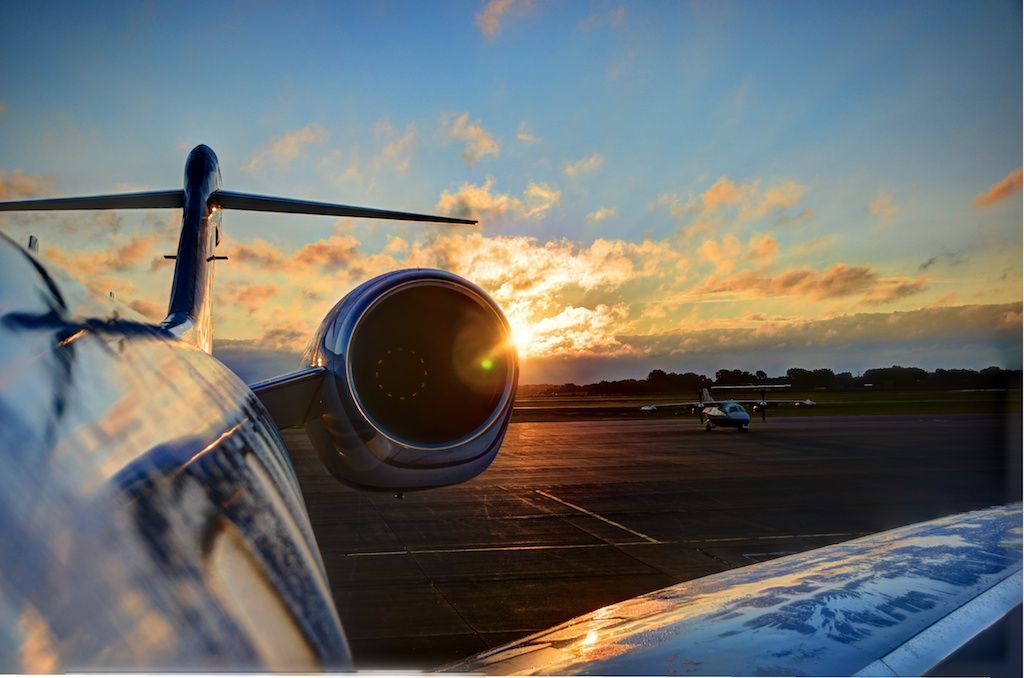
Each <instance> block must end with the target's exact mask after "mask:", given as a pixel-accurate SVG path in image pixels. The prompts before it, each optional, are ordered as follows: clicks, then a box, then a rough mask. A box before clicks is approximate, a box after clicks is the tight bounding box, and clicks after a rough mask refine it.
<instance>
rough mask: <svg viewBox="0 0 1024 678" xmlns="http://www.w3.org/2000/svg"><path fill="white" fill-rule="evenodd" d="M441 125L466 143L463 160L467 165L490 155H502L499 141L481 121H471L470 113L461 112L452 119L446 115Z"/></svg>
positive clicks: (453, 137) (454, 137)
mask: <svg viewBox="0 0 1024 678" xmlns="http://www.w3.org/2000/svg"><path fill="white" fill-rule="evenodd" d="M441 125H442V127H444V128H445V131H446V132H447V133H448V136H450V137H451V138H452V139H455V140H457V141H461V142H463V143H464V144H465V145H466V147H465V150H463V151H462V160H463V162H465V163H466V164H467V165H469V166H473V165H475V164H476V163H477V162H479V161H480V160H482V159H483V158H486V157H487V156H489V155H493V156H495V157H497V156H499V155H501V146H499V145H498V142H497V141H495V140H494V137H493V136H491V133H490V132H488V131H487V130H485V129H484V128H483V127H482V126H481V125H480V124H479V123H475V122H470V121H469V113H461V114H459V115H458V116H456V117H455V118H454V119H451V120H450V119H449V117H448V116H445V117H443V118H442V119H441Z"/></svg>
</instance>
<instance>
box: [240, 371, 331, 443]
mask: <svg viewBox="0 0 1024 678" xmlns="http://www.w3.org/2000/svg"><path fill="white" fill-rule="evenodd" d="M326 373H327V370H326V369H324V368H323V367H307V368H304V369H301V370H296V371H295V372H289V373H288V374H282V375H280V376H278V377H272V378H270V379H265V380H264V381H259V382H256V383H255V384H250V385H249V388H250V389H252V392H253V393H255V394H256V397H257V398H259V399H260V402H262V403H263V406H264V407H266V408H267V411H268V412H270V416H271V417H273V418H274V423H275V424H277V427H278V428H279V429H282V428H288V427H289V426H300V425H302V424H304V423H306V422H307V421H309V420H310V419H314V418H316V417H318V416H320V415H321V414H323V412H324V407H323V402H322V401H321V399H320V384H321V383H322V382H323V379H324V375H325V374H326Z"/></svg>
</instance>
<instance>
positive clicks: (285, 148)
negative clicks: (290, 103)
mask: <svg viewBox="0 0 1024 678" xmlns="http://www.w3.org/2000/svg"><path fill="white" fill-rule="evenodd" d="M326 140H327V130H325V129H324V128H323V127H322V126H320V125H317V124H315V123H310V124H308V125H306V126H305V127H303V128H302V129H297V130H293V131H291V132H286V133H285V134H283V135H281V136H279V137H277V138H275V139H271V140H270V141H269V142H268V143H267V145H266V146H265V147H263V148H262V149H260V150H258V151H256V152H255V153H253V154H252V155H251V156H250V157H249V161H248V162H247V163H245V165H243V166H242V171H243V172H258V171H259V170H261V169H263V167H264V166H265V165H267V164H274V165H278V166H281V165H286V164H287V163H288V162H289V161H291V160H292V159H294V158H295V157H296V156H298V154H299V152H300V151H302V149H303V148H304V147H306V146H310V145H313V144H318V143H322V142H324V141H326Z"/></svg>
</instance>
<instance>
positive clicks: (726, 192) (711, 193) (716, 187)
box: [701, 176, 743, 212]
mask: <svg viewBox="0 0 1024 678" xmlns="http://www.w3.org/2000/svg"><path fill="white" fill-rule="evenodd" d="M741 200H743V192H742V191H741V190H740V188H739V186H737V185H736V184H735V183H734V182H733V181H731V180H730V179H729V178H728V177H724V176H723V177H719V178H718V181H716V182H715V183H713V184H711V188H709V189H708V190H706V191H704V194H703V195H702V196H701V203H702V204H703V206H704V211H705V212H714V211H715V210H717V209H718V208H719V207H721V206H722V205H734V204H737V203H739V202H740V201H741Z"/></svg>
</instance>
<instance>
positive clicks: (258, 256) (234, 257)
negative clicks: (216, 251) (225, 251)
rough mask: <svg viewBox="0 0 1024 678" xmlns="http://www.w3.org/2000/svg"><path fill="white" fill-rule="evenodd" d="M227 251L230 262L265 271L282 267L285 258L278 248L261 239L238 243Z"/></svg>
mask: <svg viewBox="0 0 1024 678" xmlns="http://www.w3.org/2000/svg"><path fill="white" fill-rule="evenodd" d="M229 242H230V241H229ZM225 244H228V243H225ZM229 251H231V259H230V260H231V261H235V262H239V263H247V264H254V265H256V266H258V267H261V268H265V269H279V268H281V267H283V265H284V259H285V257H284V254H282V252H281V250H280V248H278V247H277V246H276V245H273V244H271V243H269V242H267V241H266V240H263V239H261V238H253V239H252V240H250V241H248V242H245V243H239V244H238V245H237V246H235V248H234V249H233V250H230V249H229Z"/></svg>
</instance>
